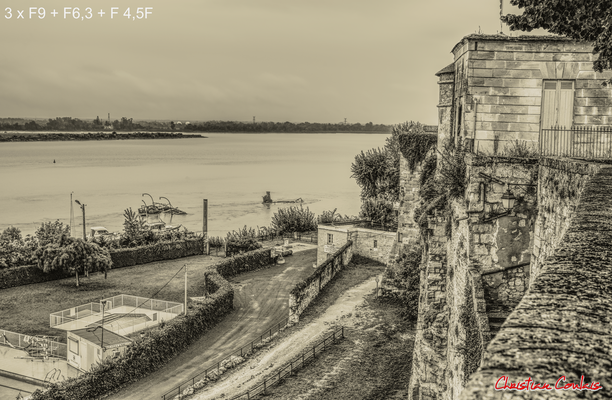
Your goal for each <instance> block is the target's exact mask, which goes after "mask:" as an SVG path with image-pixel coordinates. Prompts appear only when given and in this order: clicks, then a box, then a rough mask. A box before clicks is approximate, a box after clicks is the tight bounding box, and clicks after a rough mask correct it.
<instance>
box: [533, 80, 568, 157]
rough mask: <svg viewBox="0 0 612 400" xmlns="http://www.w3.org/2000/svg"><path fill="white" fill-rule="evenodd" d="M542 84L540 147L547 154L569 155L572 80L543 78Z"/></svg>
mask: <svg viewBox="0 0 612 400" xmlns="http://www.w3.org/2000/svg"><path fill="white" fill-rule="evenodd" d="M543 86H544V88H543V89H544V90H543V94H542V119H541V126H542V129H541V132H540V149H541V151H543V153H544V154H547V155H556V156H563V155H570V154H571V152H572V147H573V143H574V137H573V136H574V132H573V131H572V125H573V122H574V81H567V80H565V81H564V80H545V81H544V82H543ZM551 128H552V129H551Z"/></svg>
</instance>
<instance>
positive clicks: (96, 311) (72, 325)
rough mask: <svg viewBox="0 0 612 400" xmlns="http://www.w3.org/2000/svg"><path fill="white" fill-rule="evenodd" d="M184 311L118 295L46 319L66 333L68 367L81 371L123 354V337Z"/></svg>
mask: <svg viewBox="0 0 612 400" xmlns="http://www.w3.org/2000/svg"><path fill="white" fill-rule="evenodd" d="M183 311H184V305H183V304H181V303H175V302H172V301H165V300H155V299H146V298H144V297H138V296H131V295H127V294H121V295H117V296H114V297H109V298H107V299H104V300H101V301H100V302H99V303H88V304H84V305H81V306H78V307H73V308H69V309H66V310H63V311H58V312H55V313H53V314H51V315H50V325H51V327H52V328H56V329H61V330H65V331H67V335H68V349H67V358H68V363H69V364H70V365H72V366H73V367H75V368H78V369H79V370H82V371H88V370H89V369H90V368H91V366H92V365H94V364H96V363H98V362H100V361H101V360H104V359H106V358H109V357H115V356H117V355H119V354H122V353H123V352H125V348H126V347H127V346H128V345H129V344H130V343H131V342H132V341H131V339H129V338H128V337H127V336H128V335H131V334H134V333H137V332H140V331H142V330H144V329H149V328H152V327H154V326H156V325H158V324H159V323H160V322H162V321H169V320H171V319H173V318H175V317H176V316H177V315H179V314H181V313H182V312H183Z"/></svg>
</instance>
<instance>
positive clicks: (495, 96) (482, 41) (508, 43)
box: [436, 34, 612, 153]
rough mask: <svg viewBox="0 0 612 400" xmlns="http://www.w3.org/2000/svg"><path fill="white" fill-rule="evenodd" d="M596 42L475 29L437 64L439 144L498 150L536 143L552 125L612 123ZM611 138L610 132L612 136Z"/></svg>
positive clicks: (610, 99) (608, 92)
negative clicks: (598, 70) (596, 69)
mask: <svg viewBox="0 0 612 400" xmlns="http://www.w3.org/2000/svg"><path fill="white" fill-rule="evenodd" d="M592 49H593V47H592V45H591V44H589V43H586V42H580V41H576V40H572V39H568V38H564V37H559V36H506V35H482V34H473V35H468V36H466V37H464V38H463V39H461V40H460V41H459V43H457V44H456V45H455V47H454V48H453V49H452V54H453V57H454V61H453V63H451V64H450V65H448V66H447V67H445V68H443V69H442V70H440V71H439V72H438V73H437V74H436V75H437V76H438V77H439V81H438V84H439V89H440V104H439V105H438V109H439V121H438V122H439V126H438V138H439V144H443V143H446V142H449V141H454V142H457V141H459V140H460V139H466V142H467V143H468V144H470V145H473V146H474V147H473V148H474V150H475V151H489V152H494V153H496V152H497V151H498V150H503V149H504V146H505V145H507V144H508V142H509V141H513V140H522V141H527V142H528V143H530V144H531V145H533V146H536V145H538V144H539V139H540V137H541V135H540V134H541V130H542V129H548V128H551V127H553V126H563V127H566V128H570V127H572V126H573V127H576V126H602V125H611V124H612V96H611V95H612V89H610V88H606V87H603V86H602V82H603V81H604V80H606V79H609V78H610V77H612V72H610V71H605V72H604V73H596V72H594V71H593V63H592V62H593V60H594V58H595V57H596V55H593V53H592ZM608 140H609V138H608Z"/></svg>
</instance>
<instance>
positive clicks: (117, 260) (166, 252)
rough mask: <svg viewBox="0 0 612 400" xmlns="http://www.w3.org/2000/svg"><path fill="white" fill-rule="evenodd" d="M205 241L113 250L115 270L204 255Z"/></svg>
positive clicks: (112, 257)
mask: <svg viewBox="0 0 612 400" xmlns="http://www.w3.org/2000/svg"><path fill="white" fill-rule="evenodd" d="M204 251H205V245H204V240H203V239H202V238H200V239H185V240H179V241H173V242H159V243H155V244H152V245H149V246H140V247H134V248H127V249H116V250H115V249H113V250H111V259H112V260H113V268H123V267H130V266H132V265H139V264H146V263H150V262H155V261H162V260H174V259H176V258H181V257H188V256H196V255H200V254H204Z"/></svg>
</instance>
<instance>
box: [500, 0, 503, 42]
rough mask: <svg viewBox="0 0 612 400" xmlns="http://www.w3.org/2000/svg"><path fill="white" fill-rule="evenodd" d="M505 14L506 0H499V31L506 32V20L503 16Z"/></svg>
mask: <svg viewBox="0 0 612 400" xmlns="http://www.w3.org/2000/svg"><path fill="white" fill-rule="evenodd" d="M503 15H504V0H499V33H501V34H502V35H503V34H504V22H503V21H502V19H501V17H502V16H503Z"/></svg>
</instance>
